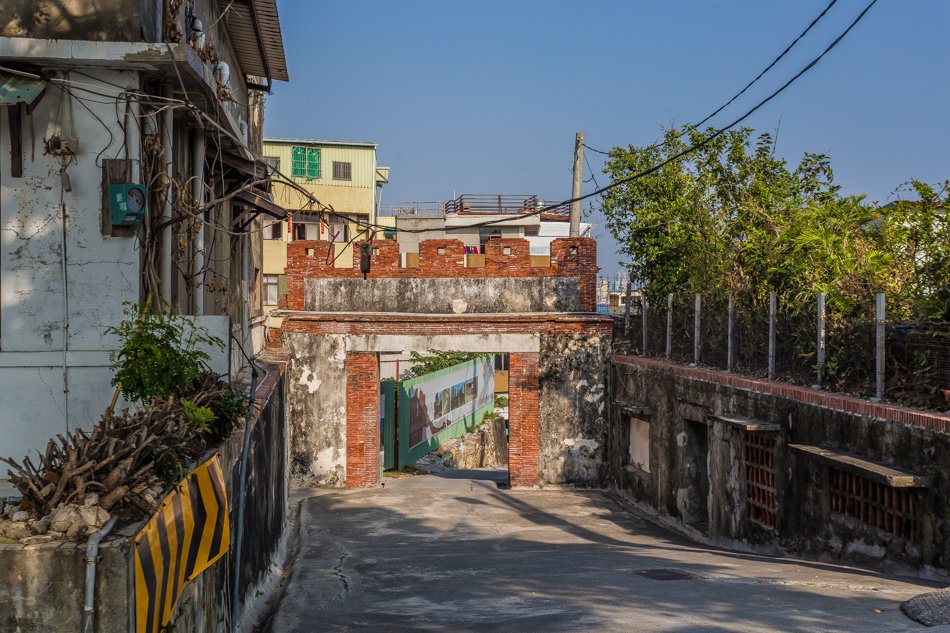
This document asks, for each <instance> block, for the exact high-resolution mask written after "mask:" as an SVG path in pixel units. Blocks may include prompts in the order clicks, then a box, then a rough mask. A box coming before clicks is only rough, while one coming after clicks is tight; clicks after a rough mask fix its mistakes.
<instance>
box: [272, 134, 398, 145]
mask: <svg viewBox="0 0 950 633" xmlns="http://www.w3.org/2000/svg"><path fill="white" fill-rule="evenodd" d="M264 142H265V143H297V144H299V145H346V146H347V147H379V144H378V143H372V142H369V141H327V140H323V139H316V138H284V137H280V136H265V137H264Z"/></svg>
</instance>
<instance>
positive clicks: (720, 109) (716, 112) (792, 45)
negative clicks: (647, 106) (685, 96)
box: [695, 0, 874, 127]
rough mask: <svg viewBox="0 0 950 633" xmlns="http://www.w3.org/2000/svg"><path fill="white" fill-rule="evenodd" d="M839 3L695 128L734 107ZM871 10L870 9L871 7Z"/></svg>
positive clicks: (833, 4)
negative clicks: (736, 101)
mask: <svg viewBox="0 0 950 633" xmlns="http://www.w3.org/2000/svg"><path fill="white" fill-rule="evenodd" d="M837 1H838V0H831V2H829V3H828V6H826V7H825V9H824V11H822V12H821V13H819V14H818V16H817V17H816V18H815V19H814V20H812V21H811V24H809V25H808V26H806V27H805V30H804V31H802V32H801V33H799V34H798V37H796V38H795V39H794V40H792V43H791V44H789V45H788V46H786V47H785V50H783V51H782V52H781V53H779V55H778V57H776V58H775V59H773V60H772V63H770V64H769V65H768V66H766V67H765V68H764V69H763V70H762V72H760V73H759V74H758V75H756V76H755V78H754V79H753V80H752V81H750V82H749V83H747V84H746V85H745V87H744V88H743V89H742V90H740V91H739V92H737V93H736V94H735V95H733V97H732V98H731V99H729V101H726V102H725V103H724V104H722V105H721V106H719V107H718V108H716V109H715V110H714V111H713V112H712V114H709V115H707V116H706V118H704V119H703V120H702V121H700V122H699V123H697V124H696V126H695V127H700V126H701V125H702V124H703V123H705V122H706V121H708V120H709V119H711V118H713V117H714V116H716V115H717V114H719V113H720V112H722V111H723V110H724V109H726V108H727V107H728V106H730V105H732V102H733V101H735V100H736V99H738V98H739V97H741V96H742V95H743V94H745V91H746V90H748V89H749V88H751V87H752V85H753V84H754V83H755V82H757V81H758V80H759V79H761V78H762V76H763V75H765V73H767V72H769V71H770V70H772V68H773V67H774V66H775V64H777V63H779V62H780V61H781V60H782V58H783V57H785V55H787V54H788V52H789V51H790V50H792V48H793V47H794V46H795V45H796V44H798V42H799V40H801V39H802V38H803V37H805V35H807V34H808V32H809V31H810V30H811V29H812V27H814V26H815V25H816V24H818V22H819V20H821V19H822V18H823V17H825V14H826V13H828V11H829V10H830V9H831V7H833V6H835V3H836V2H837ZM871 4H874V3H873V2H872V3H871ZM869 8H870V7H869ZM865 11H867V9H865ZM861 15H864V14H863V13H862V14H861ZM858 19H860V17H859V18H858ZM846 32H847V31H846Z"/></svg>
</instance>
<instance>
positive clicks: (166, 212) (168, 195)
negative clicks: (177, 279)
mask: <svg viewBox="0 0 950 633" xmlns="http://www.w3.org/2000/svg"><path fill="white" fill-rule="evenodd" d="M171 94H172V93H171V89H170V88H166V89H165V91H164V96H166V97H170V96H171ZM163 123H164V124H163V126H162V149H163V150H164V155H163V156H162V161H164V163H165V187H166V188H165V205H164V207H163V208H162V224H164V225H165V228H163V229H162V236H161V243H162V257H161V263H160V268H159V283H160V284H161V297H162V301H164V302H165V303H167V304H171V302H172V227H171V224H170V223H171V219H172V177H173V175H174V165H173V162H174V154H173V153H172V138H173V134H172V132H173V128H174V125H175V113H174V109H173V108H168V109H167V110H165V114H164V122H163Z"/></svg>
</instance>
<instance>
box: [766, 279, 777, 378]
mask: <svg viewBox="0 0 950 633" xmlns="http://www.w3.org/2000/svg"><path fill="white" fill-rule="evenodd" d="M777 318H778V293H777V292H775V291H774V290H773V291H771V292H769V373H768V376H769V380H775V333H776V320H777Z"/></svg>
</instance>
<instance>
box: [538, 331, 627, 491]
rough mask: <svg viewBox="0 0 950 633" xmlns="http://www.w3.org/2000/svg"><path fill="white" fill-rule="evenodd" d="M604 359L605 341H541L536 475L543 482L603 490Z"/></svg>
mask: <svg viewBox="0 0 950 633" xmlns="http://www.w3.org/2000/svg"><path fill="white" fill-rule="evenodd" d="M609 354H610V337H609V336H596V335H593V336H592V335H586V334H546V335H543V336H542V337H541V354H540V361H539V363H540V375H539V380H538V383H539V387H540V390H541V396H540V419H539V422H540V446H539V455H538V469H539V473H538V474H539V477H540V480H541V481H542V482H544V483H573V484H579V485H586V486H594V487H596V486H601V485H603V482H604V481H605V477H606V474H607V450H606V449H607V368H608V363H607V359H608V356H609Z"/></svg>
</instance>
